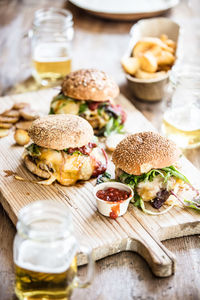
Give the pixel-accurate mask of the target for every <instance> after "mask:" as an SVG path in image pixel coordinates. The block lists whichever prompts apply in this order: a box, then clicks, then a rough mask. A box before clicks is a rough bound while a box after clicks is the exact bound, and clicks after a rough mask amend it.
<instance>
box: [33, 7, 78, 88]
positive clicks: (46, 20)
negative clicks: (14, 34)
mask: <svg viewBox="0 0 200 300" xmlns="http://www.w3.org/2000/svg"><path fill="white" fill-rule="evenodd" d="M73 36H74V29H73V20H72V14H71V12H70V11H68V10H65V9H59V8H53V7H51V8H43V9H39V10H37V11H36V12H35V16H34V21H33V25H32V29H31V30H30V31H29V38H30V39H31V53H32V74H33V76H34V78H35V79H36V81H37V82H38V83H40V84H41V85H44V86H48V85H51V84H53V83H55V82H57V81H59V80H62V79H63V77H65V76H66V75H67V74H68V73H69V72H70V71H71V60H72V58H71V52H72V40H73Z"/></svg>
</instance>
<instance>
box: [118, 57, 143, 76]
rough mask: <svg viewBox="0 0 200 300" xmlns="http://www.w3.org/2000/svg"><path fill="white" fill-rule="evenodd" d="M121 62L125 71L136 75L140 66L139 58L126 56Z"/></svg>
mask: <svg viewBox="0 0 200 300" xmlns="http://www.w3.org/2000/svg"><path fill="white" fill-rule="evenodd" d="M121 64H122V67H123V68H124V70H125V72H127V73H128V74H131V75H134V74H135V72H136V71H137V69H138V68H139V59H138V58H136V57H124V58H123V59H122V60H121Z"/></svg>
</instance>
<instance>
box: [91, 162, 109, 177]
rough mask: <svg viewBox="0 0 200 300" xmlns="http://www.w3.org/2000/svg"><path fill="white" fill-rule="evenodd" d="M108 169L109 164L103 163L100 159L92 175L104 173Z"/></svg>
mask: <svg viewBox="0 0 200 300" xmlns="http://www.w3.org/2000/svg"><path fill="white" fill-rule="evenodd" d="M106 169H107V166H105V165H104V164H102V163H101V162H100V161H96V162H95V168H94V171H93V173H92V177H97V176H98V175H100V174H103V173H104V172H105V171H106Z"/></svg>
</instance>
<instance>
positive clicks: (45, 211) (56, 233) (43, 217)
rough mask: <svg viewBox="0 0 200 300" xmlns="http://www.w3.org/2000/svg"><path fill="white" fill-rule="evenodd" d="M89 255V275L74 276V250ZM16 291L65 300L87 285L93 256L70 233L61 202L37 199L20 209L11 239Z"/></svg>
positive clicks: (24, 298)
mask: <svg viewBox="0 0 200 300" xmlns="http://www.w3.org/2000/svg"><path fill="white" fill-rule="evenodd" d="M78 250H81V252H85V253H86V255H87V257H88V262H89V264H88V276H87V277H88V278H87V281H86V282H84V283H81V282H80V281H79V280H78V278H77V251H78ZM14 264H15V274H16V284H15V293H16V295H17V297H18V298H19V299H20V300H29V299H31V300H32V299H49V300H52V299H56V300H59V299H60V300H61V299H62V300H68V299H70V296H71V294H72V291H73V289H74V288H75V287H84V286H85V285H87V284H88V283H89V282H90V280H91V278H92V274H93V260H92V257H91V253H90V252H89V250H87V249H84V250H83V249H81V248H80V247H79V246H78V243H77V240H76V238H75V236H74V234H73V226H72V219H71V215H70V213H69V211H68V210H67V209H66V207H65V206H64V205H62V204H59V203H56V202H53V201H36V202H33V203H31V204H29V205H27V206H25V207H24V208H22V209H21V211H20V213H19V217H18V223H17V234H16V236H15V239H14Z"/></svg>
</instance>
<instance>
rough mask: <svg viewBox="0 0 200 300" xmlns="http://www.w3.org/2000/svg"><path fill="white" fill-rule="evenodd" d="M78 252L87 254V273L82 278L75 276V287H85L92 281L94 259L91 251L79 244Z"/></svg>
mask: <svg viewBox="0 0 200 300" xmlns="http://www.w3.org/2000/svg"><path fill="white" fill-rule="evenodd" d="M79 249H80V252H81V253H83V254H85V255H86V256H87V262H88V266H87V268H88V269H87V275H86V278H85V279H84V280H81V279H80V278H77V287H78V288H86V287H87V286H88V285H90V283H91V282H92V279H93V277H94V260H93V258H92V251H91V250H90V249H88V248H87V247H85V246H80V248H79Z"/></svg>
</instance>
